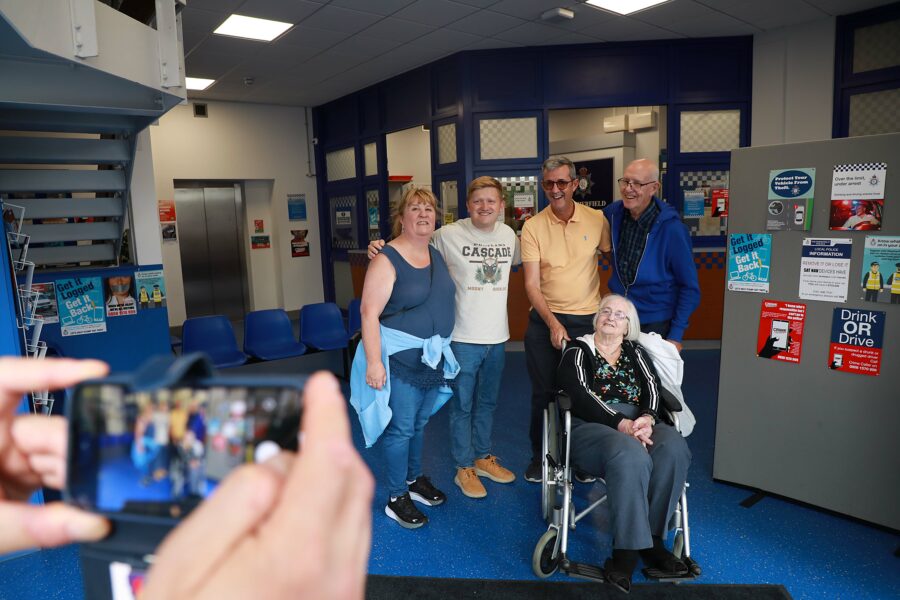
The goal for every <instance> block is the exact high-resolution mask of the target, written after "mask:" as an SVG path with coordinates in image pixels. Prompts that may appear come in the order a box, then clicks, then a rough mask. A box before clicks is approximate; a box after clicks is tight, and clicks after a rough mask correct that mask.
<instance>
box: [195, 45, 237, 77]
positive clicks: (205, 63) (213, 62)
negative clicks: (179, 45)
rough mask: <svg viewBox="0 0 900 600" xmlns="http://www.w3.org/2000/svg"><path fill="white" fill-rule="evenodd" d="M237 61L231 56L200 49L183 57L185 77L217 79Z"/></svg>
mask: <svg viewBox="0 0 900 600" xmlns="http://www.w3.org/2000/svg"><path fill="white" fill-rule="evenodd" d="M236 64H238V62H237V61H236V60H235V59H234V57H232V56H223V55H221V54H214V53H212V52H204V51H203V50H202V49H201V50H198V51H197V52H194V53H193V54H191V55H190V56H187V57H185V59H184V71H185V75H186V76H187V77H203V78H208V79H218V78H220V77H221V76H222V75H224V74H225V73H227V72H228V71H230V70H231V69H232V68H234V66H235V65H236Z"/></svg>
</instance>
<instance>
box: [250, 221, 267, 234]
mask: <svg viewBox="0 0 900 600" xmlns="http://www.w3.org/2000/svg"><path fill="white" fill-rule="evenodd" d="M253 229H254V232H253V233H263V232H264V231H265V230H266V227H265V225H264V224H263V220H262V219H253Z"/></svg>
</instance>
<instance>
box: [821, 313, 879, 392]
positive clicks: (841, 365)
mask: <svg viewBox="0 0 900 600" xmlns="http://www.w3.org/2000/svg"><path fill="white" fill-rule="evenodd" d="M884 319H885V313H884V312H883V311H880V310H862V309H857V308H835V309H834V316H833V318H832V320H831V344H830V345H829V347H828V368H829V369H833V370H835V371H843V372H844V373H858V374H860V375H873V376H877V375H878V374H879V373H881V347H882V344H884Z"/></svg>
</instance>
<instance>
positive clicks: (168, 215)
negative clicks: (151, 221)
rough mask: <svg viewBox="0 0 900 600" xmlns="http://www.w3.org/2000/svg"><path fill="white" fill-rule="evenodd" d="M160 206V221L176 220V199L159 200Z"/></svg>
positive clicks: (170, 221)
mask: <svg viewBox="0 0 900 600" xmlns="http://www.w3.org/2000/svg"><path fill="white" fill-rule="evenodd" d="M158 208H159V222H160V223H173V222H175V201H174V200H159V201H158Z"/></svg>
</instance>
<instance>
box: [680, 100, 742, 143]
mask: <svg viewBox="0 0 900 600" xmlns="http://www.w3.org/2000/svg"><path fill="white" fill-rule="evenodd" d="M740 145H741V111H740V110H708V111H683V112H682V113H681V146H680V147H681V152H728V151H730V150H733V149H735V148H737V147H739V146H740Z"/></svg>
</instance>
